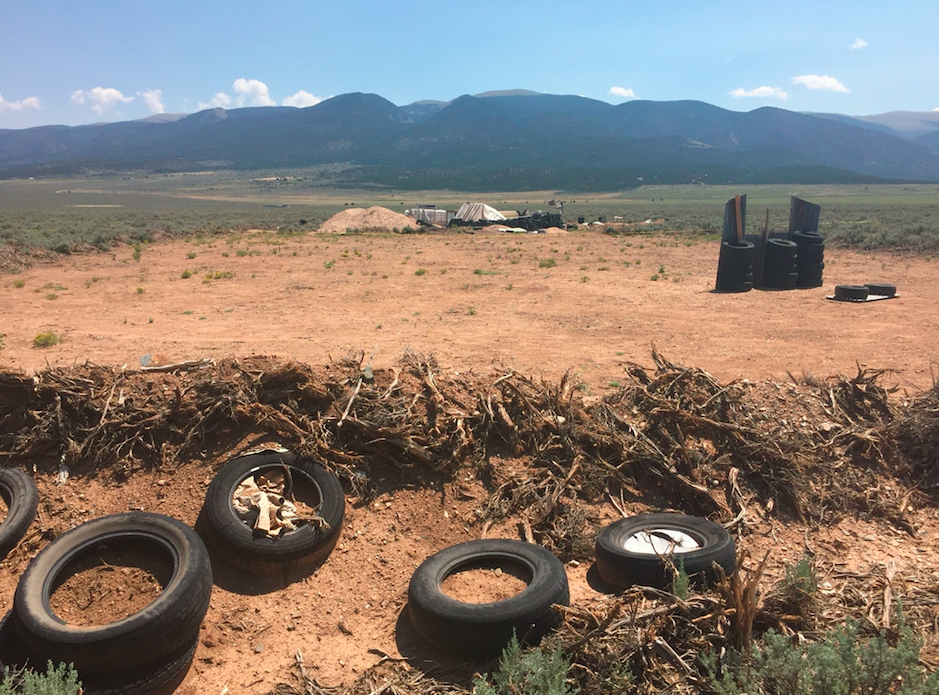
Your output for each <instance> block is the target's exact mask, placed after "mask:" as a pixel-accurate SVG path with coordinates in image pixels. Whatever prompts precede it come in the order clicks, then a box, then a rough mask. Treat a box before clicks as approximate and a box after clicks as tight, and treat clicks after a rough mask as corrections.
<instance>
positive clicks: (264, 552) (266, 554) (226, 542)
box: [201, 451, 346, 574]
mask: <svg viewBox="0 0 939 695" xmlns="http://www.w3.org/2000/svg"><path fill="white" fill-rule="evenodd" d="M281 466H287V467H288V468H289V469H290V471H291V476H292V477H296V476H297V475H300V476H303V477H304V478H305V480H306V481H307V482H309V483H312V484H313V486H314V487H315V488H316V491H317V494H318V495H319V498H320V500H319V505H318V508H317V513H318V514H319V516H320V517H321V518H322V519H323V520H324V521H325V522H326V524H327V527H324V528H321V527H320V526H318V525H316V524H311V523H310V524H305V525H303V526H300V527H299V528H297V529H296V530H294V531H289V532H286V533H284V534H282V535H281V536H279V537H277V538H271V537H270V536H267V535H266V534H261V533H256V532H255V531H254V529H252V528H251V527H250V526H248V525H247V524H246V523H245V522H244V521H242V519H241V518H240V517H239V516H238V514H237V513H236V512H235V508H234V506H233V505H232V496H233V495H234V492H235V489H236V488H237V487H238V485H239V484H240V483H241V482H242V481H243V480H245V478H247V477H248V476H249V475H251V474H252V473H254V472H258V471H262V470H265V469H270V468H279V467H281ZM345 509H346V501H345V495H344V494H343V491H342V484H341V483H340V482H339V478H337V477H336V476H335V474H333V473H331V472H330V471H328V470H326V469H325V468H323V467H322V466H321V465H319V464H318V463H314V462H313V461H312V460H310V459H307V458H303V457H300V456H297V455H296V454H291V453H287V452H281V451H263V452H259V453H253V454H247V455H245V456H239V457H237V458H234V459H232V460H231V461H230V462H228V463H227V464H226V465H225V466H224V467H223V468H222V469H221V470H220V471H219V472H218V474H217V475H216V476H215V479H214V480H213V481H212V483H211V484H210V485H209V489H208V491H207V492H206V495H205V506H204V507H203V523H202V524H201V530H202V532H203V534H204V535H205V539H206V542H207V544H208V545H209V547H210V548H211V549H212V550H213V551H214V552H217V553H218V554H219V555H220V556H221V557H222V558H223V559H224V560H225V561H226V562H228V563H229V564H231V565H233V566H235V567H237V568H239V569H242V570H244V571H247V572H251V573H256V574H265V573H272V572H277V571H280V570H284V569H288V568H290V567H296V566H308V565H315V564H317V563H319V562H322V561H323V560H325V559H326V557H327V556H328V555H329V553H330V551H331V550H332V549H333V546H335V545H336V541H337V540H338V539H339V534H340V531H341V530H342V521H343V518H344V516H345Z"/></svg>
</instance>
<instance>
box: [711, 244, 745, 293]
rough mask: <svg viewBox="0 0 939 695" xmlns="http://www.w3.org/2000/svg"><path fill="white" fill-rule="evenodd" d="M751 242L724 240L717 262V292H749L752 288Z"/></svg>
mask: <svg viewBox="0 0 939 695" xmlns="http://www.w3.org/2000/svg"><path fill="white" fill-rule="evenodd" d="M752 264H753V243H752V242H750V241H725V242H722V243H721V256H720V260H719V261H718V263H717V283H716V285H715V289H716V290H717V291H718V292H749V291H750V290H752V289H753V267H752Z"/></svg>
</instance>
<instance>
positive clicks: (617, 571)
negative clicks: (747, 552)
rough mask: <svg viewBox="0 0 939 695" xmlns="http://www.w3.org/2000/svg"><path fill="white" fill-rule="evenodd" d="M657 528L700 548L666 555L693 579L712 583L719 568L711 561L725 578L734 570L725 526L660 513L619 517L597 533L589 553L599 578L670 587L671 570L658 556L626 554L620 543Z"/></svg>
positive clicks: (615, 582) (621, 583)
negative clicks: (685, 537)
mask: <svg viewBox="0 0 939 695" xmlns="http://www.w3.org/2000/svg"><path fill="white" fill-rule="evenodd" d="M660 529H661V530H675V531H681V532H682V533H684V534H687V535H688V536H690V537H692V538H693V539H694V540H695V541H696V542H697V544H698V545H699V546H700V547H699V549H697V550H692V551H689V552H683V553H676V554H674V555H672V556H671V557H672V558H673V559H674V561H675V562H676V563H678V562H679V559H680V562H681V563H682V564H683V565H684V569H685V572H687V573H688V575H689V577H691V578H692V579H693V580H694V581H696V582H697V583H703V584H706V585H713V584H714V583H716V582H717V581H718V579H719V578H720V572H719V570H717V569H715V564H716V565H717V566H719V567H721V568H722V569H723V571H724V573H725V574H726V575H728V576H729V575H730V574H731V573H732V572H733V571H734V567H735V565H736V562H737V552H736V548H735V546H734V539H733V538H732V537H731V535H730V534H729V533H728V532H727V529H725V528H724V527H723V526H719V525H718V524H715V523H714V522H712V521H708V520H707V519H702V518H700V517H695V516H685V515H684V514H672V513H667V512H662V513H654V514H638V515H637V516H632V517H629V518H626V519H621V520H620V521H617V522H614V523H612V524H610V525H609V526H607V527H606V528H604V529H603V530H602V531H600V535H599V536H598V537H597V544H596V548H595V553H596V560H597V570H598V571H599V572H600V576H601V577H603V580H604V581H605V582H606V583H607V584H609V585H610V586H611V587H614V588H616V589H625V588H627V587H630V586H634V585H638V586H651V587H654V588H657V589H666V590H669V589H671V587H672V582H673V572H672V570H671V568H670V567H669V563H668V562H667V561H666V559H665V558H664V557H663V556H661V555H656V554H653V553H640V552H632V551H630V550H627V549H626V547H625V542H626V541H627V539H629V538H631V537H633V536H635V535H636V534H639V533H641V532H643V531H650V530H651V531H655V530H660Z"/></svg>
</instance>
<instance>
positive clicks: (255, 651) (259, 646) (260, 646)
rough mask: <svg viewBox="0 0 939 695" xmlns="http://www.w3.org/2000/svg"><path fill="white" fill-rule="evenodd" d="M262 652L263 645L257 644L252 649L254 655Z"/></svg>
mask: <svg viewBox="0 0 939 695" xmlns="http://www.w3.org/2000/svg"><path fill="white" fill-rule="evenodd" d="M263 651H264V645H263V644H259V645H258V646H256V647H255V648H254V653H255V654H260V653H261V652H263Z"/></svg>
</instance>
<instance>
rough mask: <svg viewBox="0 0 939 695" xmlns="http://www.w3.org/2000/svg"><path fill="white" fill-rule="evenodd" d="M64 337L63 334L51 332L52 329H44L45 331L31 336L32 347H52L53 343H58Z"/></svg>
mask: <svg viewBox="0 0 939 695" xmlns="http://www.w3.org/2000/svg"><path fill="white" fill-rule="evenodd" d="M64 339H65V336H62V335H59V334H58V333H53V332H52V331H46V332H45V333H38V334H36V336H35V337H34V338H33V347H34V348H47V347H52V346H53V345H58V344H59V343H61V342H62V341H63V340H64Z"/></svg>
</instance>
